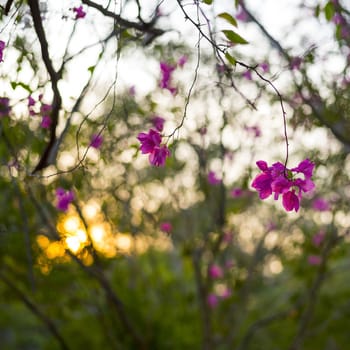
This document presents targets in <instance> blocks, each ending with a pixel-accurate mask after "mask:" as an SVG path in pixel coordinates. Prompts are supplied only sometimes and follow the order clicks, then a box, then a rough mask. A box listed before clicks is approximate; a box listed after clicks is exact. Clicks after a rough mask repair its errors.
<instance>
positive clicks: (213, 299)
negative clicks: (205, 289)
mask: <svg viewBox="0 0 350 350" xmlns="http://www.w3.org/2000/svg"><path fill="white" fill-rule="evenodd" d="M218 302H219V299H218V297H217V295H216V294H214V293H210V294H208V296H207V304H208V305H209V306H210V307H211V308H215V307H216V306H217V305H218Z"/></svg>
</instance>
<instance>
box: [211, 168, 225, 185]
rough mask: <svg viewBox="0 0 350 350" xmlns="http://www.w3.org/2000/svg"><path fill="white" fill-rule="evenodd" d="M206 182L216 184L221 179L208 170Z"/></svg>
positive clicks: (219, 182)
mask: <svg viewBox="0 0 350 350" xmlns="http://www.w3.org/2000/svg"><path fill="white" fill-rule="evenodd" d="M208 182H209V184H210V185H213V186H216V185H219V184H221V182H222V180H221V179H220V178H219V177H218V176H217V175H216V174H215V172H214V171H209V173H208Z"/></svg>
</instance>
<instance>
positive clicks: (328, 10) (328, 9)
mask: <svg viewBox="0 0 350 350" xmlns="http://www.w3.org/2000/svg"><path fill="white" fill-rule="evenodd" d="M324 15H325V17H326V19H327V21H330V20H331V19H332V18H333V16H334V6H333V3H332V2H331V1H328V2H327V4H326V6H325V7H324Z"/></svg>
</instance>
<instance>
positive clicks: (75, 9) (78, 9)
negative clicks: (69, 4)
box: [73, 5, 86, 19]
mask: <svg viewBox="0 0 350 350" xmlns="http://www.w3.org/2000/svg"><path fill="white" fill-rule="evenodd" d="M73 12H74V13H75V19H79V18H84V17H85V16H86V12H85V11H84V10H83V6H81V5H80V6H79V7H73Z"/></svg>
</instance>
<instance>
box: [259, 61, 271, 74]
mask: <svg viewBox="0 0 350 350" xmlns="http://www.w3.org/2000/svg"><path fill="white" fill-rule="evenodd" d="M259 67H260V68H261V69H262V71H263V72H264V73H267V72H268V71H269V70H270V65H269V64H268V63H267V62H263V63H260V64H259Z"/></svg>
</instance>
